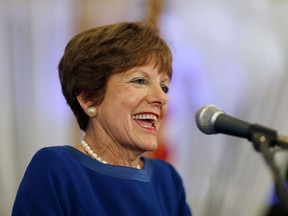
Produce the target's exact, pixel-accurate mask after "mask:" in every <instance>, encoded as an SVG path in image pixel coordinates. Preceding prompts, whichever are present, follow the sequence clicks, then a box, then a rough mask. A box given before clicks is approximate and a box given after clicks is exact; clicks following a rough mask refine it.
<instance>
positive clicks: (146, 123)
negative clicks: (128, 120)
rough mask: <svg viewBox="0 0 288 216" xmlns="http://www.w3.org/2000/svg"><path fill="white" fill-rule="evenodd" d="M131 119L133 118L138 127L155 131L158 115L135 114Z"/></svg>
mask: <svg viewBox="0 0 288 216" xmlns="http://www.w3.org/2000/svg"><path fill="white" fill-rule="evenodd" d="M132 119H134V120H135V121H136V123H137V124H138V125H139V126H140V127H143V128H146V129H149V130H153V131H157V129H156V126H155V123H156V122H157V120H158V117H157V116H156V115H154V114H136V115H133V116H132Z"/></svg>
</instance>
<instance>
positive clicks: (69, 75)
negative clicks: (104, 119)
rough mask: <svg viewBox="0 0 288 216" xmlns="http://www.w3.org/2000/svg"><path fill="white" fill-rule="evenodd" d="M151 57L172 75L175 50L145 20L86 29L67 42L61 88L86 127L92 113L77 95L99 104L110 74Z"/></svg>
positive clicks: (141, 62) (61, 73) (157, 65)
mask: <svg viewBox="0 0 288 216" xmlns="http://www.w3.org/2000/svg"><path fill="white" fill-rule="evenodd" d="M152 60H153V61H154V62H155V67H157V68H159V71H160V72H161V73H165V74H167V75H168V77H169V78H170V79H171V78H172V54H171V51H170V49H169V47H168V45H167V44H166V42H165V41H164V40H163V39H162V38H161V37H160V35H159V32H158V30H157V29H156V28H155V27H154V26H153V25H152V24H149V23H146V22H121V23H116V24H111V25H106V26H101V27H97V28H93V29H89V30H86V31H84V32H82V33H80V34H78V35H76V36H74V37H73V38H72V39H71V40H70V41H69V42H68V44H67V46H66V48H65V52H64V55H63V57H62V59H61V61H60V63H59V65H58V69H59V78H60V82H61V87H62V92H63V95H64V97H65V98H66V101H67V103H68V105H69V106H70V107H71V109H72V111H73V113H74V115H75V116H76V118H77V121H78V124H79V127H80V129H82V130H83V131H85V130H86V128H87V126H88V121H89V117H88V116H87V115H86V114H85V112H84V111H83V110H82V108H81V107H80V105H79V103H78V101H77V98H76V96H78V95H79V94H80V93H81V94H82V96H83V97H84V99H85V100H87V101H91V102H93V104H95V105H99V104H100V103H101V102H102V101H103V98H104V95H105V89H106V84H107V82H108V79H109V77H110V75H111V74H114V73H119V72H124V71H127V70H129V69H131V68H133V67H136V66H144V65H146V64H148V63H150V62H152Z"/></svg>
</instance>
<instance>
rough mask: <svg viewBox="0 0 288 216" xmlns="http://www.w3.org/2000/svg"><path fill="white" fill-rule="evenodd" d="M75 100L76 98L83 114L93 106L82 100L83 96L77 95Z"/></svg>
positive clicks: (89, 102)
mask: <svg viewBox="0 0 288 216" xmlns="http://www.w3.org/2000/svg"><path fill="white" fill-rule="evenodd" d="M76 98H77V100H78V102H79V104H80V106H81V108H82V109H83V111H84V112H85V113H86V110H87V109H88V108H89V107H91V106H93V103H92V102H91V101H86V100H84V98H83V94H79V95H77V96H76Z"/></svg>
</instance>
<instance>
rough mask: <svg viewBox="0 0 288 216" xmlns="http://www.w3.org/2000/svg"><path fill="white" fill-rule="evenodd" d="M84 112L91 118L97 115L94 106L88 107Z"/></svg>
mask: <svg viewBox="0 0 288 216" xmlns="http://www.w3.org/2000/svg"><path fill="white" fill-rule="evenodd" d="M86 114H87V115H88V116H89V117H90V118H93V117H95V116H96V115H97V109H96V107H88V109H87V110H86Z"/></svg>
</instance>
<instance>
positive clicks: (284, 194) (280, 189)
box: [250, 132, 288, 215]
mask: <svg viewBox="0 0 288 216" xmlns="http://www.w3.org/2000/svg"><path fill="white" fill-rule="evenodd" d="M250 140H251V142H252V143H253V145H254V148H255V150H256V151H258V152H261V153H262V156H263V158H264V160H265V161H266V163H267V165H268V166H269V167H270V169H271V172H272V176H273V179H274V185H275V191H276V194H277V196H278V198H279V201H280V205H281V207H282V208H283V210H284V211H285V212H286V213H287V215H288V191H287V188H286V186H285V181H283V180H282V178H281V174H280V170H279V169H278V167H277V166H276V164H275V163H274V155H275V151H274V152H273V151H271V146H272V145H271V139H269V135H268V136H267V135H266V134H263V133H259V132H253V133H252V136H251V139H250Z"/></svg>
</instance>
